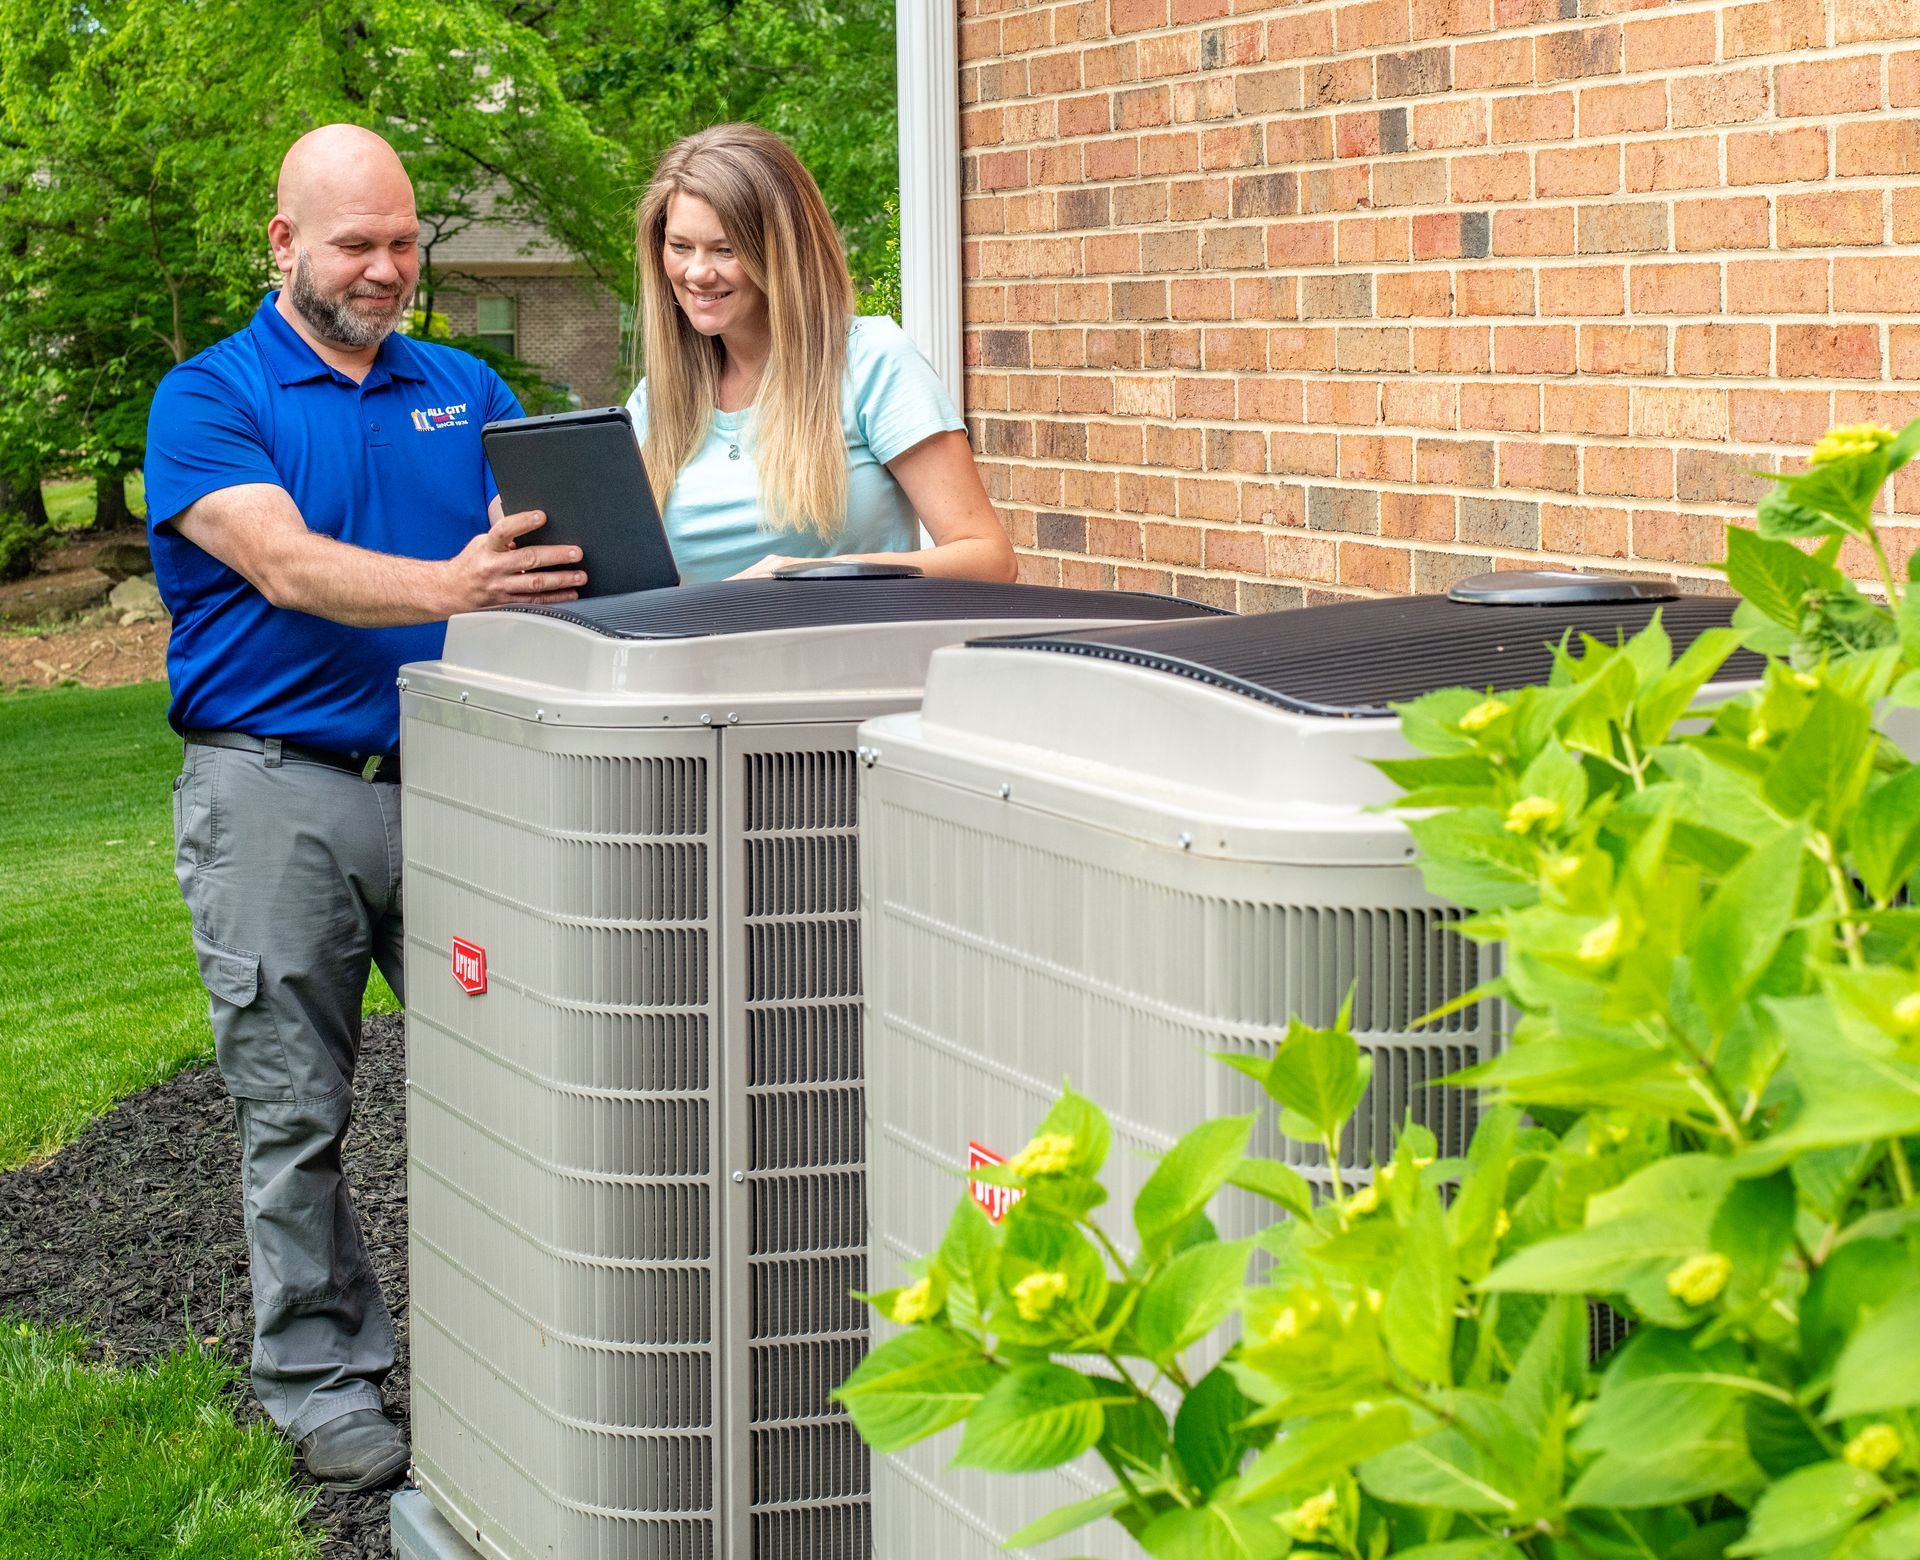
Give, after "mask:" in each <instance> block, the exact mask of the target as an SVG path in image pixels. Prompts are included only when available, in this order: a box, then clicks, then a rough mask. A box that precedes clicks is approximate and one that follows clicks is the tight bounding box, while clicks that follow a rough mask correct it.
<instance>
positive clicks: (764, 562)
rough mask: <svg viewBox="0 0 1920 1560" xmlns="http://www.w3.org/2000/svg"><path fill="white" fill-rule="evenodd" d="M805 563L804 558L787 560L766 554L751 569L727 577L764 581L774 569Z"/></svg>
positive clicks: (772, 554)
mask: <svg viewBox="0 0 1920 1560" xmlns="http://www.w3.org/2000/svg"><path fill="white" fill-rule="evenodd" d="M806 561H807V560H806V559H805V558H787V557H783V556H782V555H781V554H779V553H768V554H767V555H766V557H764V558H762V559H761V560H760V561H759V562H758V563H756V564H755V565H754V566H753V567H752V568H750V569H742V570H741V571H740V572H739V573H738V574H730V575H728V576H727V577H728V578H729V579H735V580H764V579H766V578H767V577H768V576H769V575H770V574H772V573H773V571H774V570H775V569H784V568H785V567H786V566H787V565H788V564H790V563H805V562H806Z"/></svg>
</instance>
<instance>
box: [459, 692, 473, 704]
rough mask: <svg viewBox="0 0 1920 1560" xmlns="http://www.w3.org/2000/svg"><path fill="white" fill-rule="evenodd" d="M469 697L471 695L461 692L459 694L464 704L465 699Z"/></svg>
mask: <svg viewBox="0 0 1920 1560" xmlns="http://www.w3.org/2000/svg"><path fill="white" fill-rule="evenodd" d="M470 697H471V695H469V694H464V693H463V694H461V695H460V702H461V703H462V704H465V703H466V702H467V700H468V699H469V698H470Z"/></svg>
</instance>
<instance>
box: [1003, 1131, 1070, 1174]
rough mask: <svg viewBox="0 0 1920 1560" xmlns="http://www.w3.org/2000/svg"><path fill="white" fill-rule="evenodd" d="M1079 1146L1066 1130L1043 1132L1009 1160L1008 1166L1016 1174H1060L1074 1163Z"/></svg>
mask: <svg viewBox="0 0 1920 1560" xmlns="http://www.w3.org/2000/svg"><path fill="white" fill-rule="evenodd" d="M1077 1146H1078V1145H1077V1144H1076V1143H1075V1142H1074V1140H1073V1138H1072V1137H1071V1136H1070V1135H1069V1134H1067V1133H1065V1132H1042V1133H1040V1134H1039V1135H1038V1136H1037V1137H1035V1138H1034V1140H1033V1141H1032V1142H1031V1143H1029V1144H1028V1145H1027V1146H1026V1147H1025V1148H1023V1149H1021V1150H1020V1152H1019V1153H1017V1154H1015V1155H1014V1156H1013V1158H1011V1159H1009V1160H1008V1161H1007V1168H1008V1169H1009V1170H1011V1171H1012V1172H1013V1173H1014V1174H1015V1175H1023V1176H1041V1175H1059V1174H1060V1173H1061V1172H1062V1171H1064V1170H1066V1169H1067V1168H1068V1167H1069V1166H1071V1165H1072V1163H1073V1152H1074V1149H1075V1148H1076V1147H1077Z"/></svg>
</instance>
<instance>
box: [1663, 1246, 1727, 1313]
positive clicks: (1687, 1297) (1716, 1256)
mask: <svg viewBox="0 0 1920 1560" xmlns="http://www.w3.org/2000/svg"><path fill="white" fill-rule="evenodd" d="M1732 1271H1733V1264H1732V1263H1731V1262H1729V1261H1728V1260H1727V1259H1726V1258H1725V1257H1723V1256H1721V1255H1720V1253H1719V1252H1717V1251H1708V1252H1703V1253H1702V1254H1701V1255H1699V1256H1697V1257H1688V1258H1687V1260H1686V1261H1685V1262H1682V1263H1681V1264H1680V1265H1679V1266H1678V1267H1677V1268H1675V1269H1674V1270H1673V1271H1672V1272H1671V1273H1669V1274H1668V1275H1667V1293H1668V1294H1670V1295H1672V1296H1673V1298H1674V1299H1676V1300H1680V1301H1684V1302H1685V1303H1686V1304H1688V1305H1706V1304H1708V1303H1710V1302H1711V1301H1713V1300H1714V1299H1716V1298H1717V1297H1718V1296H1719V1293H1720V1291H1721V1290H1723V1289H1725V1288H1726V1287H1727V1275H1728V1274H1729V1273H1730V1272H1732Z"/></svg>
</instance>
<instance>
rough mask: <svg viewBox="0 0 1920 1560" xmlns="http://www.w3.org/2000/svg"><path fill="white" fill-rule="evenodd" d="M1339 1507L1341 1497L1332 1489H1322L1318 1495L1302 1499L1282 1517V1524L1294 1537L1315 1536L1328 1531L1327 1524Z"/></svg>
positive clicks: (1307, 1537)
mask: <svg viewBox="0 0 1920 1560" xmlns="http://www.w3.org/2000/svg"><path fill="white" fill-rule="evenodd" d="M1339 1509H1340V1497H1339V1496H1338V1495H1336V1494H1335V1493H1334V1492H1333V1491H1332V1490H1330V1489H1326V1490H1322V1491H1321V1492H1320V1493H1319V1494H1318V1495H1310V1496H1308V1497H1307V1499H1305V1500H1303V1501H1301V1502H1300V1504H1299V1505H1297V1506H1295V1507H1294V1508H1293V1510H1292V1511H1290V1512H1288V1513H1287V1514H1286V1515H1285V1516H1284V1517H1282V1518H1281V1519H1280V1525H1281V1526H1282V1527H1284V1528H1285V1529H1286V1530H1287V1533H1288V1534H1289V1536H1291V1537H1293V1538H1297V1539H1302V1540H1305V1539H1310V1538H1315V1537H1318V1536H1319V1535H1320V1534H1321V1533H1323V1532H1325V1531H1326V1527H1327V1524H1328V1523H1329V1522H1330V1521H1332V1520H1333V1514H1334V1513H1335V1512H1336V1511H1338V1510H1339Z"/></svg>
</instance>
